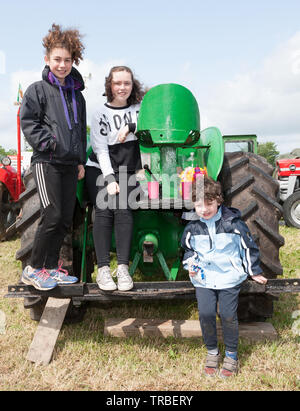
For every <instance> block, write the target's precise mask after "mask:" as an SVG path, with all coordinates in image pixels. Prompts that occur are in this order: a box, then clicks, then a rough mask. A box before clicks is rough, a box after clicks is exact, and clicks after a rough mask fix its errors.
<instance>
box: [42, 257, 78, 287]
mask: <svg viewBox="0 0 300 411" xmlns="http://www.w3.org/2000/svg"><path fill="white" fill-rule="evenodd" d="M62 265H63V263H62V262H60V261H59V262H58V267H57V268H54V269H51V270H47V271H48V272H49V274H50V276H51V278H53V280H55V281H56V282H57V283H58V284H74V283H77V281H78V278H77V277H73V276H71V275H69V273H68V271H67V270H65V269H63V268H62Z"/></svg>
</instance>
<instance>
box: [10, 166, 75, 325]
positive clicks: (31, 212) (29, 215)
mask: <svg viewBox="0 0 300 411" xmlns="http://www.w3.org/2000/svg"><path fill="white" fill-rule="evenodd" d="M24 184H25V187H26V190H25V191H24V192H23V193H22V195H21V196H20V202H21V204H22V211H21V218H20V219H19V220H18V221H17V230H18V231H19V232H20V233H21V247H20V249H19V250H18V251H17V253H16V259H17V260H20V261H22V269H24V268H25V267H26V266H27V265H28V264H30V257H31V251H32V247H33V241H34V237H35V233H36V230H37V226H38V223H39V220H40V200H39V195H38V193H37V189H36V185H35V181H34V178H33V175H32V171H31V169H29V171H28V172H27V173H26V175H25V176H24ZM60 259H61V260H62V261H64V267H65V268H66V269H67V270H68V272H69V273H70V274H71V275H75V276H77V277H78V278H79V276H80V271H79V272H78V271H77V270H76V269H74V270H73V247H72V234H68V235H66V237H65V239H64V243H63V246H62V248H61V252H60ZM74 265H76V266H77V264H74ZM74 268H75V267H74ZM75 270H76V272H75ZM46 302H47V298H46V297H38V298H33V297H29V298H25V299H24V308H26V309H30V317H31V319H32V320H35V321H39V319H40V317H41V315H42V312H43V309H44V306H45V304H46ZM72 307H73V305H72V304H70V307H69V310H68V313H70V315H69V316H70V317H71V316H72V313H73V312H75V311H77V310H76V309H73V308H72ZM76 308H77V307H76ZM67 316H68V314H67ZM67 316H66V318H67ZM76 316H77V317H78V314H77V312H76Z"/></svg>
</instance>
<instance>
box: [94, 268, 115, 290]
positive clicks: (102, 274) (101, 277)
mask: <svg viewBox="0 0 300 411" xmlns="http://www.w3.org/2000/svg"><path fill="white" fill-rule="evenodd" d="M96 281H97V284H98V286H99V288H100V290H104V291H114V290H116V289H117V285H116V283H115V282H114V280H113V279H112V278H111V275H110V268H109V266H108V265H105V266H104V267H100V268H98V275H97V278H96Z"/></svg>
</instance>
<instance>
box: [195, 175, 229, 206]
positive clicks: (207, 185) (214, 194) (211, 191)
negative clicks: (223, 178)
mask: <svg viewBox="0 0 300 411" xmlns="http://www.w3.org/2000/svg"><path fill="white" fill-rule="evenodd" d="M203 179H204V180H202V179H201V178H196V180H195V181H193V184H192V201H193V203H196V202H197V201H199V200H200V199H201V197H202V198H203V197H204V199H205V200H217V202H218V204H222V203H223V195H222V187H221V184H220V182H219V181H215V180H213V179H212V178H211V177H209V176H207V175H204V176H203Z"/></svg>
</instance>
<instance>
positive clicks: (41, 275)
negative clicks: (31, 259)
mask: <svg viewBox="0 0 300 411" xmlns="http://www.w3.org/2000/svg"><path fill="white" fill-rule="evenodd" d="M34 275H35V276H37V277H39V278H41V279H42V280H47V279H48V278H49V277H50V274H49V273H48V271H47V270H46V269H45V268H42V269H41V270H39V271H38V272H37V273H34Z"/></svg>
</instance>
